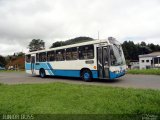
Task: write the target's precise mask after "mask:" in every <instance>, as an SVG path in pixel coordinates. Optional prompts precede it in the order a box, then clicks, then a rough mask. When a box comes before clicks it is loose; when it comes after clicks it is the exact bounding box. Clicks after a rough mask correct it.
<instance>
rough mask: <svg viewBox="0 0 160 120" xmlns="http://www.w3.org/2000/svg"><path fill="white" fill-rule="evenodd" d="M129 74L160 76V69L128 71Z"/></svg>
mask: <svg viewBox="0 0 160 120" xmlns="http://www.w3.org/2000/svg"><path fill="white" fill-rule="evenodd" d="M127 73H129V74H146V75H160V69H146V70H128V71H127Z"/></svg>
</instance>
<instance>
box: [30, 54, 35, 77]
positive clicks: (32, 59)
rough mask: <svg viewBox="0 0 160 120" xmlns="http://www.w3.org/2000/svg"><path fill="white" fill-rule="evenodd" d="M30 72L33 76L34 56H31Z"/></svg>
mask: <svg viewBox="0 0 160 120" xmlns="http://www.w3.org/2000/svg"><path fill="white" fill-rule="evenodd" d="M31 72H32V74H33V75H34V74H35V72H36V71H35V55H32V56H31Z"/></svg>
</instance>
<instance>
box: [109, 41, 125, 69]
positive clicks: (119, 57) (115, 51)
mask: <svg viewBox="0 0 160 120" xmlns="http://www.w3.org/2000/svg"><path fill="white" fill-rule="evenodd" d="M110 61H111V66H118V65H124V64H125V58H124V54H123V50H122V47H121V46H120V45H116V44H114V45H112V46H111V49H110Z"/></svg>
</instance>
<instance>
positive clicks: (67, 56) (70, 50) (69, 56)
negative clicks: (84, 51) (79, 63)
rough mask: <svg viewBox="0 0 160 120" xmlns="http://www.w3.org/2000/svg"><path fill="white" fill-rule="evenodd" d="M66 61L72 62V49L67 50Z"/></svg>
mask: <svg viewBox="0 0 160 120" xmlns="http://www.w3.org/2000/svg"><path fill="white" fill-rule="evenodd" d="M66 60H72V48H68V49H66Z"/></svg>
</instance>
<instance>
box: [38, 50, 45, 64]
mask: <svg viewBox="0 0 160 120" xmlns="http://www.w3.org/2000/svg"><path fill="white" fill-rule="evenodd" d="M39 62H46V52H43V53H40V54H39Z"/></svg>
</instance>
